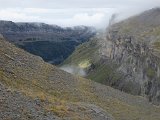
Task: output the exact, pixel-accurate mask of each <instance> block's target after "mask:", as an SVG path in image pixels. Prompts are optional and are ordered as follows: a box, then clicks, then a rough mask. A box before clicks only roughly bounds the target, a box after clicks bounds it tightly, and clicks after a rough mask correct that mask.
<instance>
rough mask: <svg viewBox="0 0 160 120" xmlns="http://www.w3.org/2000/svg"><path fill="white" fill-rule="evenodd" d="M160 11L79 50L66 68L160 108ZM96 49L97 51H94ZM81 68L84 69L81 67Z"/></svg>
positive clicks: (127, 22)
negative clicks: (84, 73)
mask: <svg viewBox="0 0 160 120" xmlns="http://www.w3.org/2000/svg"><path fill="white" fill-rule="evenodd" d="M159 20H160V8H154V9H151V10H148V11H145V12H143V13H141V14H139V15H137V16H133V17H131V18H128V19H126V20H124V21H122V22H119V23H116V24H114V25H112V26H111V27H110V28H108V29H107V31H106V32H104V33H99V34H97V36H96V37H95V38H94V39H93V40H91V41H89V42H86V43H83V44H82V45H80V46H78V47H77V49H76V50H75V52H74V53H73V54H72V55H71V56H70V57H69V58H68V59H67V60H66V61H64V64H68V65H72V64H74V65H75V66H80V64H83V63H84V62H85V61H89V63H88V64H89V66H87V67H86V68H85V71H86V73H87V76H86V77H87V78H89V79H91V80H94V81H97V82H100V83H103V84H105V85H109V86H111V87H114V88H116V89H119V90H121V91H124V92H127V93H130V94H133V95H141V96H145V97H147V98H148V99H149V101H150V102H152V103H154V104H157V105H158V104H160V94H159V91H160V77H159V76H160V72H159V68H160V66H159V63H160V49H159V48H160V47H159V42H160V21H159ZM95 48H96V49H95ZM80 67H81V66H80Z"/></svg>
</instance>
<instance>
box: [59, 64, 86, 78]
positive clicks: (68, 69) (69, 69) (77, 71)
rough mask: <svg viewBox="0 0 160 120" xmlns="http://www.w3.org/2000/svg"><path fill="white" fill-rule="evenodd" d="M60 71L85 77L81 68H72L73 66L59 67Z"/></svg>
mask: <svg viewBox="0 0 160 120" xmlns="http://www.w3.org/2000/svg"><path fill="white" fill-rule="evenodd" d="M60 69H61V70H64V71H66V72H68V73H71V74H74V75H79V76H82V77H85V76H86V72H85V70H84V69H83V68H80V67H78V66H74V65H64V66H61V67H60Z"/></svg>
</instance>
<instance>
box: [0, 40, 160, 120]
mask: <svg viewBox="0 0 160 120" xmlns="http://www.w3.org/2000/svg"><path fill="white" fill-rule="evenodd" d="M3 46H5V47H3ZM0 82H1V83H2V84H4V85H5V86H6V87H8V88H10V89H11V90H13V91H20V92H22V93H23V94H24V95H26V96H29V97H31V98H36V97H39V98H40V99H41V100H42V101H45V100H48V101H49V102H50V103H51V104H50V105H49V106H46V107H45V109H46V110H50V111H52V112H54V113H56V114H57V115H58V116H59V117H68V116H70V117H71V118H72V119H77V118H78V114H80V112H78V113H77V112H76V111H74V110H73V111H70V110H68V109H67V108H68V106H72V105H74V106H81V103H82V102H84V103H90V104H95V105H97V106H100V107H101V108H103V109H104V110H105V111H107V113H110V114H111V115H112V116H113V117H114V118H115V119H116V120H139V119H141V120H151V119H152V120H159V118H160V114H159V113H160V109H159V108H156V107H154V106H152V105H150V104H149V103H148V102H147V100H146V99H144V98H142V97H138V96H132V95H128V94H126V93H122V92H120V91H118V90H115V89H113V88H111V87H106V86H103V85H100V84H98V83H94V82H92V81H90V80H86V79H84V78H80V77H76V76H72V75H70V74H68V73H66V72H64V71H61V70H59V69H57V68H56V67H54V66H52V65H50V64H47V63H45V62H43V61H42V60H41V59H40V58H39V57H36V56H33V55H31V54H29V53H26V52H24V51H23V50H20V49H18V48H15V46H13V45H11V44H9V43H8V42H5V41H4V40H2V39H0ZM82 111H83V110H82ZM85 117H86V118H81V119H88V118H90V117H89V114H88V115H86V116H85Z"/></svg>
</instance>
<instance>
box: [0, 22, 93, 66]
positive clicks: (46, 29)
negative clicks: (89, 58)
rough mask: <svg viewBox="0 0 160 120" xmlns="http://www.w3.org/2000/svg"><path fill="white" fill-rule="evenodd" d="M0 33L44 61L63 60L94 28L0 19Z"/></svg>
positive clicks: (57, 61)
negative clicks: (63, 26)
mask: <svg viewBox="0 0 160 120" xmlns="http://www.w3.org/2000/svg"><path fill="white" fill-rule="evenodd" d="M0 33H1V34H2V35H3V36H4V37H5V38H6V39H7V40H8V41H10V42H12V43H14V44H16V45H17V46H18V47H20V48H22V49H24V50H26V51H28V52H30V53H32V54H35V55H38V56H41V57H42V58H43V59H44V60H45V61H47V62H50V63H53V64H59V63H61V62H63V60H64V59H66V58H67V57H68V56H69V55H70V54H71V53H72V52H73V51H74V49H75V47H76V46H78V45H79V44H81V43H83V42H85V41H88V39H89V38H91V37H92V36H93V35H94V34H95V29H94V28H92V27H86V26H76V27H72V28H69V27H68V28H62V27H59V26H57V25H48V24H45V23H14V22H12V21H0Z"/></svg>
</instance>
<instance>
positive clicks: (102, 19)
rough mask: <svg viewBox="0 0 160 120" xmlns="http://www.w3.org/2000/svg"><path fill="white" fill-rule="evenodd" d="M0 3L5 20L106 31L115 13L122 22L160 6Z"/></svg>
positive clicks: (47, 0) (131, 1) (159, 1)
mask: <svg viewBox="0 0 160 120" xmlns="http://www.w3.org/2000/svg"><path fill="white" fill-rule="evenodd" d="M0 3H1V4H0V19H3V20H11V21H15V22H45V23H49V24H57V25H61V26H74V25H89V26H95V27H105V26H106V25H107V23H108V21H109V18H110V16H111V15H112V14H114V13H117V14H118V17H119V20H121V19H124V18H126V17H128V16H132V15H135V14H137V13H139V12H142V11H144V10H147V9H151V8H153V7H156V6H157V5H160V0H152V1H146V0H110V1H109V0H58V1H57V0H0Z"/></svg>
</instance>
